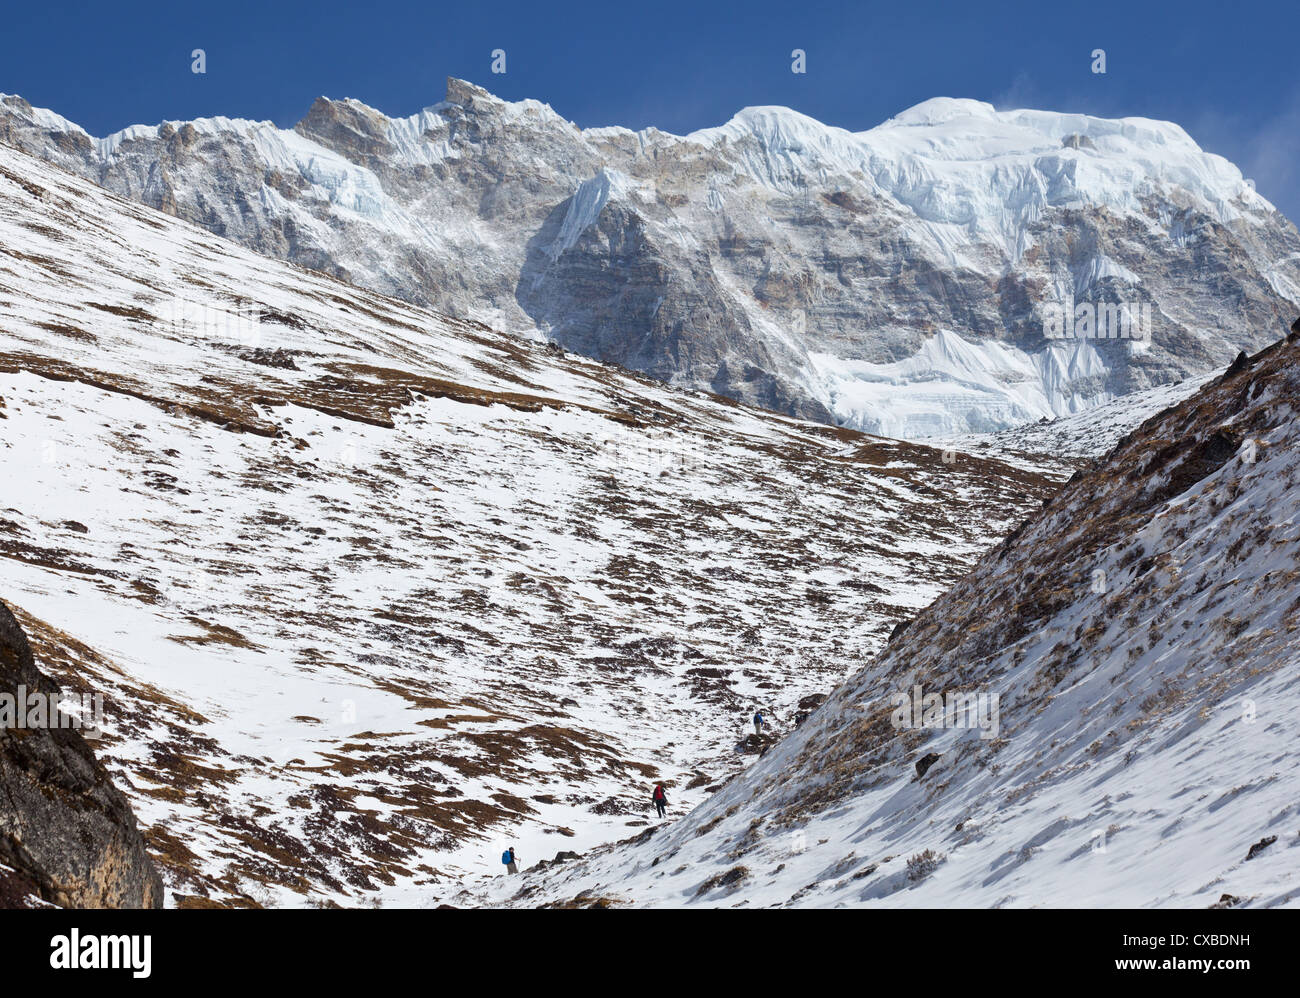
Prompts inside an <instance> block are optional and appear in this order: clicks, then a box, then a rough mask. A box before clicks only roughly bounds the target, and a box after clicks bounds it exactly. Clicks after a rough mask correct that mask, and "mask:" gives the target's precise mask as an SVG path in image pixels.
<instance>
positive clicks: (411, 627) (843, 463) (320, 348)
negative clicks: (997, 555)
mask: <svg viewBox="0 0 1300 998" xmlns="http://www.w3.org/2000/svg"><path fill="white" fill-rule="evenodd" d="M126 141H127V140H126V139H123V140H122V142H123V143H125V142H126ZM459 265H461V266H464V267H469V266H470V263H469V262H466V261H459ZM0 460H2V461H3V466H4V470H5V474H4V476H3V482H2V486H0V488H2V492H0V598H3V599H4V601H5V602H6V603H7V604H9V605H10V606H11V607H13V609H14V611H15V613H16V615H17V616H18V617H19V619H20V621H21V623H22V625H23V627H24V629H25V631H26V632H27V634H28V635H29V637H30V638H31V640H32V643H33V646H34V648H35V650H36V653H37V657H38V659H39V660H40V664H41V666H42V668H43V669H45V670H47V671H49V672H50V673H51V674H52V675H54V676H56V677H57V678H58V679H59V681H60V682H61V683H62V685H63V686H64V688H65V689H66V690H68V691H69V692H70V693H81V692H88V693H102V694H104V695H105V697H106V703H105V713H106V717H105V719H104V725H105V729H106V732H107V734H106V737H105V739H104V740H103V742H101V743H100V746H99V753H100V755H101V758H104V759H105V760H106V762H107V764H108V766H109V768H110V769H111V770H112V771H113V772H114V774H115V776H116V777H118V778H119V780H120V782H121V783H122V785H123V786H124V789H126V792H127V793H128V795H129V796H130V798H131V801H132V804H133V806H134V807H135V809H136V812H137V814H138V815H139V817H140V821H141V825H142V827H143V828H144V829H145V830H146V834H147V840H148V843H149V846H150V848H151V850H152V851H153V853H154V855H155V857H156V858H157V860H158V863H159V866H160V868H161V869H162V870H163V872H164V876H165V878H166V880H167V884H168V888H169V902H172V903H183V904H189V905H196V904H208V903H243V904H247V903H256V902H274V903H286V904H288V903H299V904H301V903H334V902H338V903H343V904H355V903H358V901H359V900H360V899H363V898H364V899H372V900H373V899H379V900H385V899H398V900H408V901H420V902H425V901H427V900H429V899H430V898H431V897H434V896H438V895H440V894H444V893H449V892H451V891H452V890H453V889H454V888H455V887H456V886H457V885H458V884H459V882H460V879H461V878H462V877H463V876H464V875H465V874H466V871H491V870H493V869H495V868H496V860H497V858H498V857H499V855H500V851H501V848H502V847H503V844H504V843H505V842H506V841H508V840H511V839H513V840H514V841H515V842H516V844H517V845H518V847H519V851H520V855H521V856H523V857H524V858H525V860H526V861H531V860H533V859H535V858H537V857H538V856H540V855H542V854H543V853H544V852H545V853H546V854H548V855H549V854H551V853H554V852H557V851H559V850H561V849H584V850H585V849H589V848H591V847H593V846H595V845H597V844H599V843H601V842H605V841H609V840H613V839H617V838H621V837H622V836H624V835H626V834H628V832H629V830H635V829H639V828H642V827H644V826H645V825H646V824H647V816H646V812H647V811H648V810H649V807H648V804H647V795H648V790H649V786H650V785H651V783H650V781H652V780H655V779H662V780H664V781H666V782H667V783H668V785H669V787H670V790H671V793H672V799H673V800H674V802H675V804H694V803H699V802H700V801H702V800H704V799H705V798H706V797H707V795H708V793H709V792H710V790H711V788H714V787H716V786H717V785H718V783H719V782H720V781H721V780H723V779H725V778H726V777H727V776H728V775H729V774H731V773H732V772H734V771H736V770H737V769H738V768H739V767H740V766H741V765H742V763H743V759H744V758H745V756H744V752H746V751H748V752H751V753H752V752H756V751H758V749H759V747H760V746H759V745H758V743H756V742H750V743H746V744H742V746H741V751H739V752H738V751H737V740H738V737H739V735H740V733H741V732H742V729H743V726H744V722H745V719H746V718H747V717H748V716H749V714H750V713H751V712H752V709H753V708H754V706H755V705H762V706H763V707H764V709H766V710H767V711H768V712H769V713H770V714H771V715H772V716H773V717H774V719H775V723H776V724H777V726H778V729H784V728H787V727H788V726H789V725H790V724H791V722H792V719H793V716H794V715H795V713H796V711H797V710H798V704H799V703H800V702H801V701H805V700H806V698H808V697H810V696H811V697H814V698H815V697H816V696H817V694H818V693H819V691H826V690H828V689H830V687H831V686H832V685H833V684H834V683H835V682H836V681H837V680H838V679H839V678H841V677H842V676H843V674H844V672H845V670H846V668H847V667H848V665H849V664H850V663H853V662H857V661H861V660H863V659H864V658H865V657H866V656H868V655H870V654H871V653H873V652H874V651H876V650H877V649H878V648H879V647H880V646H881V645H882V644H883V642H884V640H885V638H886V636H887V635H888V633H889V631H890V630H891V628H892V627H893V626H894V625H895V624H896V623H897V622H898V621H899V620H901V619H903V618H906V617H910V616H911V615H912V614H913V613H915V612H916V610H918V609H919V608H920V607H922V606H924V605H926V604H927V603H928V602H930V600H932V599H933V598H934V597H935V596H936V595H938V593H939V592H941V591H942V590H943V589H944V588H946V587H947V586H949V585H951V584H952V582H953V581H955V580H956V579H957V578H959V577H960V576H961V574H962V573H963V572H964V571H965V570H966V569H967V568H968V567H969V565H970V564H971V563H972V562H973V560H974V559H975V558H976V557H977V556H978V555H979V553H980V552H981V551H982V550H983V549H985V548H986V547H987V546H988V545H989V544H990V543H992V542H993V541H994V540H996V539H997V538H998V537H1000V536H1001V535H1003V534H1004V533H1005V532H1006V531H1007V530H1009V529H1010V528H1011V527H1012V526H1013V525H1014V524H1015V523H1016V522H1018V521H1019V519H1021V518H1022V517H1023V515H1024V514H1025V512H1026V511H1027V510H1028V509H1029V508H1031V507H1032V506H1033V505H1035V504H1036V503H1037V502H1039V501H1040V500H1041V499H1042V498H1043V497H1044V496H1046V495H1047V494H1049V493H1050V492H1051V491H1053V489H1054V486H1053V485H1051V484H1050V483H1049V482H1048V481H1047V480H1046V479H1045V478H1044V477H1042V476H1039V475H1035V474H1031V473H1028V472H1025V471H1022V470H1019V469H1016V468H1013V467H1011V466H1009V465H1006V464H1002V463H999V462H996V461H985V460H977V459H974V458H965V457H962V458H961V459H959V460H958V461H957V462H955V463H948V462H945V461H944V460H943V456H942V454H941V452H939V451H935V450H932V449H930V448H927V447H923V446H916V445H908V444H902V443H898V442H893V441H885V440H880V439H877V438H872V437H867V436H864V435H862V434H859V433H855V432H851V431H848V430H842V429H835V428H831V427H827V426H824V425H820V424H815V423H803V422H798V421H795V420H792V419H788V418H785V417H781V416H777V415H773V414H771V413H767V412H763V411H760V410H756V409H751V408H746V407H744V406H741V405H738V404H737V403H735V402H732V401H729V400H727V399H723V398H719V397H716V396H712V395H706V394H703V393H698V392H686V391H681V390H675V389H672V388H669V387H666V386H664V385H663V384H661V383H659V382H656V381H652V380H650V379H647V378H644V377H640V376H637V375H634V374H632V373H630V372H628V371H625V370H620V369H617V368H614V367H610V366H603V365H600V364H597V363H595V362H592V361H589V360H586V359H584V358H581V357H578V356H575V355H572V354H565V353H564V351H562V350H559V349H557V348H553V347H547V346H545V345H543V344H540V343H528V342H523V341H520V340H519V339H518V338H517V337H514V336H511V335H509V334H505V333H499V332H495V331H493V330H492V329H489V328H487V327H485V326H483V325H479V324H476V323H474V322H470V321H466V320H458V319H452V318H448V317H446V316H444V315H441V314H438V313H436V312H432V311H429V310H425V309H421V308H418V307H415V306H411V305H408V304H403V303H401V302H398V301H395V300H392V299H388V298H384V297H382V296H380V295H378V294H375V293H372V292H368V291H363V290H361V289H358V288H356V287H353V286H349V285H347V284H344V283H341V282H339V281H337V280H335V279H333V278H330V277H327V276H324V275H321V274H319V273H312V272H309V271H305V270H301V269H298V268H295V267H292V266H289V265H286V264H284V263H278V262H275V261H272V260H268V259H265V258H262V257H259V256H256V255H254V254H253V253H251V252H249V251H248V250H246V249H242V248H240V247H238V246H236V245H234V244H233V243H230V242H227V241H224V240H221V239H218V238H216V237H214V236H212V235H210V234H209V233H207V232H205V231H204V230H202V229H200V228H197V227H194V226H192V225H189V224H186V223H183V222H180V221H177V220H175V219H173V218H169V217H167V216H166V215H163V214H161V213H159V212H156V211H154V210H152V209H149V208H146V207H143V206H141V205H139V204H138V203H135V202H131V201H128V200H124V199H122V198H119V197H117V196H116V195H112V194H110V193H107V192H105V191H104V190H102V189H101V188H99V187H96V186H94V185H93V184H91V183H89V182H87V181H85V180H82V179H78V178H76V177H74V176H72V175H71V174H68V173H65V172H63V171H61V170H59V169H57V168H55V167H52V166H51V165H49V164H47V163H44V162H42V161H39V160H36V159H33V158H31V157H29V156H27V155H25V154H23V153H21V152H18V151H16V150H14V149H13V148H12V147H7V146H3V145H0ZM809 702H811V701H809Z"/></svg>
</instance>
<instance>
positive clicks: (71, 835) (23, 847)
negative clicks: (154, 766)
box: [0, 603, 163, 908]
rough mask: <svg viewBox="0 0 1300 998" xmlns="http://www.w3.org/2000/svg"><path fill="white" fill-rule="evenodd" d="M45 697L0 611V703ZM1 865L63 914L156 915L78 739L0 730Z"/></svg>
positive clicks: (130, 824) (121, 809) (96, 767)
mask: <svg viewBox="0 0 1300 998" xmlns="http://www.w3.org/2000/svg"><path fill="white" fill-rule="evenodd" d="M20 686H21V687H23V688H24V690H25V695H26V696H31V694H32V693H40V694H54V695H55V696H57V694H58V692H59V688H58V686H57V684H55V682H54V681H53V680H51V679H50V678H49V677H47V676H45V675H42V674H41V673H40V672H39V671H38V670H37V668H36V663H35V661H34V660H33V658H32V650H31V646H30V645H29V644H28V642H27V635H25V634H24V633H23V630H22V628H21V627H20V626H19V624H18V621H17V620H15V619H14V616H13V614H12V613H10V612H9V608H8V607H6V606H5V605H4V604H3V603H0V696H7V697H8V698H12V699H14V700H16V698H17V696H18V687H20ZM0 864H4V865H6V866H8V867H10V868H12V869H13V870H14V871H16V872H17V874H18V875H21V877H22V878H24V879H25V881H26V882H29V883H31V884H32V885H34V887H35V889H36V892H37V893H38V894H39V896H40V897H41V898H42V899H44V900H45V901H49V902H51V903H53V904H57V905H61V906H62V907H65V908H160V907H162V902H163V884H162V879H161V878H160V877H159V876H158V871H157V870H156V869H155V868H154V865H153V862H152V861H151V860H150V859H149V856H148V854H147V853H146V852H145V848H144V839H143V838H142V837H141V835H140V831H139V829H138V828H137V827H136V823H135V815H134V814H133V813H132V811H131V806H130V804H129V803H128V802H127V799H126V797H125V796H124V795H123V794H122V792H121V791H120V790H118V789H117V787H115V786H114V785H113V781H112V779H111V778H110V777H109V775H108V771H107V770H106V769H104V767H103V765H102V764H101V763H100V762H99V760H98V759H96V758H95V754H94V753H93V752H92V751H91V748H90V745H89V744H88V743H87V742H86V740H85V738H83V737H82V735H81V732H79V731H76V730H74V729H72V728H59V727H37V728H26V727H20V726H18V725H14V726H13V727H8V728H5V729H0Z"/></svg>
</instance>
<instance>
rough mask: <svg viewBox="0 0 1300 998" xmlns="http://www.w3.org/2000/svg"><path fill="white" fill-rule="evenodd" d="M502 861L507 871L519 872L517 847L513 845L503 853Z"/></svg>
mask: <svg viewBox="0 0 1300 998" xmlns="http://www.w3.org/2000/svg"><path fill="white" fill-rule="evenodd" d="M501 862H502V863H504V864H505V865H506V873H518V872H519V865H518V863H517V862H516V860H515V847H514V846H511V847H510V848H509V849H507V850H506V851H505V852H503V853H502V854H501Z"/></svg>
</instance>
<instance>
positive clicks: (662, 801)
mask: <svg viewBox="0 0 1300 998" xmlns="http://www.w3.org/2000/svg"><path fill="white" fill-rule="evenodd" d="M654 802H655V810H656V811H658V812H659V817H661V818H662V817H663V816H664V811H666V810H667V808H668V795H667V794H666V793H664V785H663V784H662V783H659V784H657V785H656V786H655V792H654Z"/></svg>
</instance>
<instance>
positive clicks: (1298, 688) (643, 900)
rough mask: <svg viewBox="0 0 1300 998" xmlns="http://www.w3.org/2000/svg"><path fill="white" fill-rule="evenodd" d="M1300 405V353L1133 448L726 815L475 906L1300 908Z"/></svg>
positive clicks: (748, 781) (867, 678)
mask: <svg viewBox="0 0 1300 998" xmlns="http://www.w3.org/2000/svg"><path fill="white" fill-rule="evenodd" d="M1296 328H1297V330H1300V322H1298V323H1297V326H1296ZM1298 407H1300V332H1296V333H1292V334H1291V336H1290V337H1289V338H1288V339H1287V340H1286V341H1282V342H1279V343H1277V344H1276V345H1274V346H1272V347H1270V348H1268V349H1266V350H1264V351H1263V352H1261V353H1260V354H1259V355H1257V356H1256V357H1254V358H1251V359H1249V360H1246V359H1244V358H1243V362H1242V363H1240V364H1234V365H1233V367H1232V368H1231V369H1229V371H1228V372H1227V373H1226V375H1225V376H1224V377H1223V378H1222V379H1221V380H1217V381H1215V382H1214V383H1212V384H1210V385H1207V386H1206V387H1205V388H1204V389H1202V390H1201V391H1200V392H1198V393H1197V394H1196V395H1195V396H1193V397H1192V398H1191V399H1189V400H1187V401H1185V402H1183V403H1182V404H1180V405H1179V406H1177V407H1176V408H1174V409H1171V410H1169V411H1167V412H1164V413H1161V414H1159V415H1158V416H1155V417H1153V418H1152V419H1151V420H1149V421H1147V422H1146V423H1144V424H1143V425H1142V426H1141V427H1140V428H1139V429H1138V430H1137V431H1135V432H1134V433H1132V434H1130V435H1129V436H1127V437H1126V438H1125V439H1124V440H1122V441H1121V442H1120V443H1119V445H1118V446H1117V447H1116V448H1115V450H1114V451H1113V453H1112V454H1111V455H1110V456H1109V457H1108V458H1107V460H1106V461H1104V462H1103V463H1102V464H1101V466H1100V467H1098V468H1097V469H1096V470H1095V471H1093V472H1091V473H1088V474H1084V475H1080V476H1079V477H1078V478H1077V479H1075V480H1073V481H1072V482H1070V484H1069V485H1067V487H1066V488H1065V489H1064V490H1063V491H1062V492H1061V493H1059V494H1058V495H1056V496H1055V497H1053V498H1052V499H1051V500H1050V501H1049V502H1048V503H1046V504H1045V507H1044V508H1043V510H1042V511H1041V512H1040V513H1038V514H1037V515H1035V516H1033V517H1032V518H1031V519H1030V520H1029V521H1028V522H1027V523H1026V524H1025V525H1024V526H1023V527H1021V528H1020V529H1017V530H1016V531H1015V532H1014V533H1013V534H1012V535H1011V536H1010V537H1008V538H1007V539H1006V541H1005V542H1004V543H1003V544H1001V545H999V546H998V547H997V548H996V549H995V550H993V551H991V552H989V553H988V554H987V555H985V556H984V557H983V558H982V559H981V560H980V562H979V563H978V565H977V566H976V567H975V568H974V570H973V571H972V572H971V573H970V574H969V575H968V576H966V577H965V578H964V579H962V581H961V582H959V583H958V584H957V585H956V586H955V587H954V588H953V589H951V590H950V591H949V592H947V593H946V594H944V595H943V596H942V597H941V598H940V599H938V600H937V601H936V602H935V603H934V604H932V605H931V606H930V607H929V608H928V609H926V610H925V611H923V612H922V613H921V614H919V615H918V616H917V617H916V618H915V619H914V620H913V621H911V622H910V623H909V624H908V625H907V626H906V627H905V628H903V629H901V631H900V632H899V633H897V634H896V635H895V636H893V638H892V639H891V641H890V642H889V644H888V646H887V648H886V649H885V650H884V651H883V653H882V654H881V655H880V656H879V657H878V658H877V659H876V660H875V661H874V662H872V663H871V664H870V665H869V666H868V667H867V668H865V669H863V670H861V671H860V672H858V673H857V674H856V675H854V676H853V677H852V678H851V679H850V680H849V681H847V682H846V683H845V684H844V685H843V686H841V687H840V688H839V689H837V690H836V691H835V692H834V694H833V695H832V696H831V697H830V698H829V700H828V701H827V702H826V703H825V704H824V705H823V706H821V707H820V708H819V709H818V710H817V711H816V712H814V713H813V714H812V716H811V717H810V718H809V719H808V720H807V721H806V722H805V723H804V724H803V725H802V726H801V727H800V728H799V729H798V730H797V731H795V732H794V733H793V734H791V735H789V736H787V737H786V738H785V739H784V740H783V741H782V742H781V743H780V744H779V745H778V746H776V747H775V748H773V749H772V750H771V751H769V752H768V753H767V754H766V755H765V756H763V757H762V758H761V759H759V760H757V761H755V762H754V763H753V765H752V766H751V767H750V768H749V769H748V770H747V771H746V772H745V773H744V775H743V776H740V777H738V778H736V779H734V780H733V781H731V782H730V783H729V784H728V785H727V786H725V787H724V788H723V789H722V790H721V791H719V792H718V793H717V794H716V795H715V796H714V797H712V798H711V799H710V800H709V801H708V803H706V804H705V805H704V806H702V807H700V808H698V809H696V810H695V811H694V812H692V813H691V814H690V815H689V816H687V817H686V818H684V819H682V820H681V821H679V822H677V823H676V824H675V825H671V826H669V827H665V828H659V829H655V830H653V831H652V832H650V833H648V834H647V835H646V836H644V837H643V838H642V839H640V840H638V841H635V842H628V843H624V844H622V845H619V846H616V847H613V848H612V849H602V850H599V851H597V852H595V853H593V855H592V856H590V857H588V858H587V859H586V860H585V861H583V862H581V863H573V864H567V865H563V866H561V867H559V868H558V870H555V869H553V870H550V871H541V872H535V871H528V873H527V876H526V879H524V880H523V881H522V884H521V883H519V882H513V881H512V882H509V883H507V882H506V881H498V882H497V883H495V884H491V885H489V886H487V887H486V888H484V890H483V891H482V893H481V894H480V895H479V897H483V896H486V897H489V898H493V899H496V900H507V899H509V900H510V901H512V902H513V903H519V904H529V905H531V904H539V903H552V902H553V903H566V904H581V905H587V904H594V903H599V904H618V903H628V902H631V903H637V904H657V905H687V904H695V905H731V906H741V905H753V906H769V905H777V906H782V905H810V906H811V905H816V906H826V905H858V904H867V905H876V904H880V905H894V906H903V905H907V906H951V905H976V906H1004V905H1013V906H1028V905H1056V906H1087V907H1092V906H1145V905H1155V906H1179V907H1183V906H1189V907H1207V906H1211V905H1218V906H1237V905H1248V906H1275V905H1294V904H1296V903H1297V901H1300V872H1297V864H1296V859H1297V857H1298V856H1300V851H1298V850H1300V795H1298V794H1297V791H1298V790H1300V778H1298V777H1297V761H1298V753H1300V748H1298V746H1300V712H1298V711H1297V709H1296V708H1297V705H1298V704H1300V657H1298V655H1300V564H1298V563H1297V555H1296V552H1297V545H1298V544H1300V459H1297V453H1298V452H1297V446H1298V445H1300V419H1297V415H1298V412H1297V408H1298ZM930 697H937V698H940V699H938V700H937V701H936V700H931V699H928V698H930ZM900 698H901V699H900ZM958 698H964V699H958ZM521 886H522V889H520V887H521ZM515 892H517V893H515ZM467 897H471V896H470V895H467ZM471 899H472V898H471Z"/></svg>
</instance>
